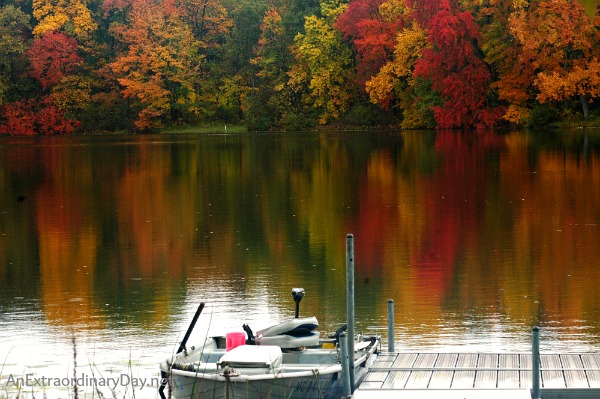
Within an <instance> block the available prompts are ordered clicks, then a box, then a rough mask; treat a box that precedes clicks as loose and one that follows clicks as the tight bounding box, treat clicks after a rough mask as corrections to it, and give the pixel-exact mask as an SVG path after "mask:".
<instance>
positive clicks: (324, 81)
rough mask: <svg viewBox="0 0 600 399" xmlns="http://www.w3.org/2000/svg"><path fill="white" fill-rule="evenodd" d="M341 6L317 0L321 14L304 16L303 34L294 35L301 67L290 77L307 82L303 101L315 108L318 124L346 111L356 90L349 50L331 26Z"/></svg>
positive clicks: (327, 0)
mask: <svg viewBox="0 0 600 399" xmlns="http://www.w3.org/2000/svg"><path fill="white" fill-rule="evenodd" d="M345 7H346V5H345V4H343V3H342V2H341V1H339V0H323V1H321V13H322V15H323V17H321V18H319V17H317V16H315V15H312V16H309V17H306V21H305V24H304V30H305V33H304V34H302V33H299V34H298V35H297V36H296V38H295V44H296V48H295V52H296V58H297V60H298V62H299V63H300V65H301V67H302V68H301V69H299V70H297V71H294V76H293V78H295V79H302V78H304V79H306V81H307V82H308V88H309V92H308V93H307V95H306V97H305V101H306V102H307V103H308V104H310V105H311V106H312V107H314V108H316V109H317V110H318V111H319V123H321V124H324V123H327V122H330V121H332V120H335V119H337V118H338V117H339V116H340V115H341V114H343V113H344V112H345V111H347V110H348V107H349V104H350V102H351V100H352V98H353V96H355V93H356V91H357V88H356V86H355V84H354V82H355V74H354V60H353V53H352V50H351V49H350V47H349V46H348V44H347V43H346V42H344V40H343V38H342V35H341V33H340V32H339V31H338V30H337V29H335V28H334V23H335V21H336V19H337V17H338V16H339V15H340V14H341V13H342V12H343V11H344V9H345Z"/></svg>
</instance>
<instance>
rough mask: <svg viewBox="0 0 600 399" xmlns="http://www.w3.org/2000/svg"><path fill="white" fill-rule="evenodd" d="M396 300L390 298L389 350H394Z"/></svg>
mask: <svg viewBox="0 0 600 399" xmlns="http://www.w3.org/2000/svg"><path fill="white" fill-rule="evenodd" d="M394 339H395V338H394V300H393V299H388V352H393V351H394Z"/></svg>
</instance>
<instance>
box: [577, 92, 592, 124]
mask: <svg viewBox="0 0 600 399" xmlns="http://www.w3.org/2000/svg"><path fill="white" fill-rule="evenodd" d="M579 99H580V100H581V108H582V110H583V118H584V119H587V118H588V115H589V113H590V110H589V107H588V99H587V96H586V95H585V94H580V95H579Z"/></svg>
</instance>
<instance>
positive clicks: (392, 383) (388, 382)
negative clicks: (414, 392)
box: [381, 371, 410, 389]
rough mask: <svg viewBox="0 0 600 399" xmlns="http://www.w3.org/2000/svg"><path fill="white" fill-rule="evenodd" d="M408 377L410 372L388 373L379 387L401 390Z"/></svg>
mask: <svg viewBox="0 0 600 399" xmlns="http://www.w3.org/2000/svg"><path fill="white" fill-rule="evenodd" d="M409 376H410V371H390V372H389V374H388V376H387V378H386V379H385V381H384V382H383V385H382V386H381V387H382V388H383V389H403V388H404V387H405V386H406V381H407V380H408V377H409Z"/></svg>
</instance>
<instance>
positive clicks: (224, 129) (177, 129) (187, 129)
mask: <svg viewBox="0 0 600 399" xmlns="http://www.w3.org/2000/svg"><path fill="white" fill-rule="evenodd" d="M247 131H248V128H247V127H246V126H243V125H226V124H221V123H220V124H211V125H206V126H171V127H167V128H164V129H161V133H169V134H181V133H244V132H247Z"/></svg>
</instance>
